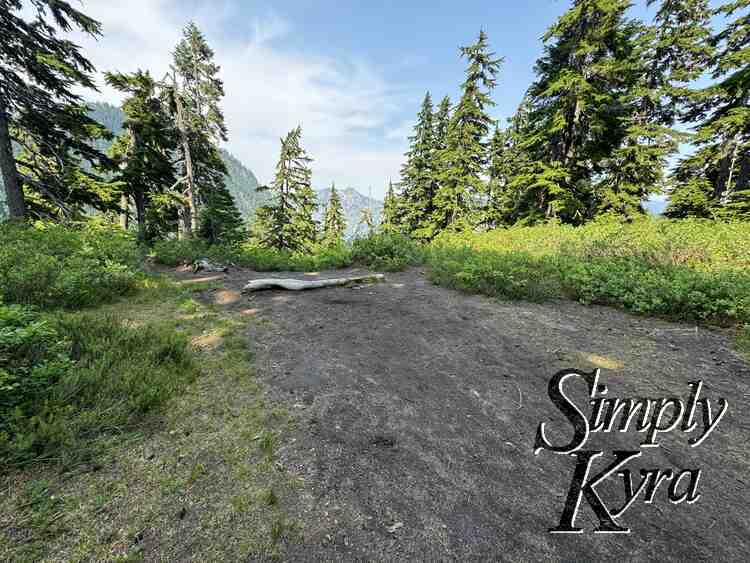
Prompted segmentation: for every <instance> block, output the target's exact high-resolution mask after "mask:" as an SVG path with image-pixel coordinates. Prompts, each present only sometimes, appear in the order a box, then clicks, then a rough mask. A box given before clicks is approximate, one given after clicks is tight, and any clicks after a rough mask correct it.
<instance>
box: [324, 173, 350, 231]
mask: <svg viewBox="0 0 750 563" xmlns="http://www.w3.org/2000/svg"><path fill="white" fill-rule="evenodd" d="M345 231H346V217H344V208H343V207H342V205H341V199H340V198H339V193H338V192H337V191H336V185H335V184H331V196H330V198H329V199H328V206H327V207H326V211H325V215H324V218H323V241H324V242H325V243H326V244H331V245H336V244H340V243H341V242H343V240H344V232H345Z"/></svg>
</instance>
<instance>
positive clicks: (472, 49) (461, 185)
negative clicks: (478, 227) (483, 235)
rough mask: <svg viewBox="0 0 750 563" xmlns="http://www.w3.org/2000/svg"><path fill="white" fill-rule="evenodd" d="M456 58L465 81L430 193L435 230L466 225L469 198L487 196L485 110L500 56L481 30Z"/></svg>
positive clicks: (470, 204) (489, 123) (490, 122)
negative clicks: (462, 65)
mask: <svg viewBox="0 0 750 563" xmlns="http://www.w3.org/2000/svg"><path fill="white" fill-rule="evenodd" d="M461 56H462V57H466V59H467V61H468V66H467V69H466V80H465V81H464V83H463V85H462V94H461V99H460V100H459V102H458V105H457V106H456V108H455V109H454V111H453V115H452V117H451V120H450V123H449V125H448V130H447V134H446V140H445V148H444V149H443V150H441V151H440V153H439V156H438V158H439V160H440V164H439V166H440V175H439V182H440V187H439V189H438V191H437V194H436V196H435V212H434V213H433V227H434V232H439V231H441V230H443V229H446V228H448V227H451V228H463V227H466V226H469V225H471V223H472V222H473V219H474V218H473V217H472V214H473V211H474V206H475V204H474V202H475V200H476V198H477V196H481V195H483V194H486V185H485V182H484V180H483V178H482V175H483V173H484V167H485V165H486V163H487V147H486V141H485V139H486V137H487V135H488V134H489V132H490V128H491V127H492V125H493V120H492V118H491V117H490V116H489V115H488V113H487V108H489V107H491V106H493V105H494V103H493V101H492V100H491V99H490V92H491V91H492V89H493V88H495V85H496V78H495V77H496V75H497V73H498V72H499V70H500V65H501V63H502V59H496V58H494V53H491V52H490V51H489V47H488V44H487V35H486V34H485V33H484V31H481V32H480V33H479V38H478V40H477V42H476V43H474V44H473V45H469V46H468V47H462V48H461Z"/></svg>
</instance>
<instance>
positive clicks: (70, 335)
mask: <svg viewBox="0 0 750 563" xmlns="http://www.w3.org/2000/svg"><path fill="white" fill-rule="evenodd" d="M63 335H64V336H63ZM196 374H197V367H196V366H195V364H194V361H193V356H192V353H191V352H190V349H189V346H188V341H187V338H186V336H184V335H182V334H180V333H176V332H175V331H174V328H173V325H172V324H170V323H168V322H165V324H163V325H153V324H152V325H146V326H140V327H129V326H125V325H123V323H121V322H120V321H119V320H118V319H117V318H116V317H113V316H106V315H101V314H94V313H84V314H81V313H79V314H74V315H71V314H67V315H58V316H55V317H49V318H47V319H43V318H41V317H40V316H39V315H38V314H37V313H35V312H33V311H31V310H29V309H27V308H21V307H2V308H0V393H2V402H0V460H2V461H4V462H5V463H13V464H19V463H26V462H29V461H33V460H52V459H55V460H58V461H61V462H62V463H73V462H76V461H81V460H82V459H85V458H86V457H87V456H89V455H90V454H91V453H93V451H94V450H95V445H96V440H97V439H98V438H102V437H104V436H106V435H109V434H113V433H114V434H120V433H122V432H125V431H128V430H129V429H130V428H132V427H134V426H135V425H136V424H137V423H139V422H140V421H141V420H142V417H143V415H144V414H146V413H148V412H150V411H151V410H152V409H154V408H155V407H158V406H159V405H161V404H162V403H163V402H164V401H165V400H166V399H167V398H169V397H170V396H172V395H173V394H174V393H175V391H176V390H178V389H179V388H180V387H181V386H182V385H184V384H185V383H186V382H187V381H189V380H191V379H192V378H193V377H194V376H195V375H196Z"/></svg>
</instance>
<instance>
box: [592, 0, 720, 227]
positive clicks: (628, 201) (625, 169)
mask: <svg viewBox="0 0 750 563" xmlns="http://www.w3.org/2000/svg"><path fill="white" fill-rule="evenodd" d="M648 3H649V4H650V5H651V4H655V3H657V1H656V0H649V2H648ZM710 16H711V11H710V9H709V7H708V2H707V1H706V0H661V1H660V2H659V9H658V11H657V13H656V16H655V18H654V22H653V24H652V25H649V26H644V27H643V28H642V29H641V30H640V32H639V33H638V35H637V37H636V38H635V40H634V48H633V51H632V54H631V59H632V63H631V65H630V70H631V72H632V73H633V76H632V78H631V79H630V82H631V83H632V87H631V88H630V90H629V91H628V92H626V93H625V94H624V95H623V96H622V107H623V108H624V110H625V115H624V117H623V119H622V121H623V124H624V126H625V134H624V138H623V140H622V142H621V145H620V147H618V148H617V149H615V150H614V151H613V153H612V155H611V156H610V157H609V158H608V159H606V160H605V165H604V169H605V173H604V174H603V179H602V180H601V181H600V182H599V185H598V186H597V187H598V191H599V192H600V193H599V197H600V201H599V210H601V211H609V212H615V213H617V214H619V215H623V216H625V217H628V218H630V217H633V216H635V215H637V214H643V213H645V211H644V210H643V207H642V205H641V203H642V201H643V200H645V199H646V198H647V197H648V196H649V195H651V194H653V193H654V192H656V191H659V190H660V187H661V186H663V185H664V171H665V169H666V165H667V160H668V158H669V157H670V156H671V155H672V154H674V153H676V152H677V148H678V146H679V143H680V142H683V141H685V140H686V135H685V134H684V133H682V132H680V131H678V130H677V129H675V124H676V121H677V119H678V117H679V112H680V108H681V107H683V106H684V104H685V103H686V102H687V101H689V99H690V98H691V90H690V83H691V82H692V81H694V80H695V79H697V78H698V77H699V76H700V75H701V74H702V72H703V70H704V69H705V67H706V64H707V62H708V60H709V57H710V55H711V45H710V37H711V33H710V27H709V25H710Z"/></svg>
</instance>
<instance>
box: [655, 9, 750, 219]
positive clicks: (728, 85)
mask: <svg viewBox="0 0 750 563" xmlns="http://www.w3.org/2000/svg"><path fill="white" fill-rule="evenodd" d="M749 12H750V0H734V1H731V2H728V3H725V4H724V5H723V6H721V7H720V8H719V9H718V10H717V14H719V15H721V16H723V17H724V18H725V21H726V24H725V26H724V28H723V29H722V30H721V31H720V32H719V33H718V34H716V35H715V36H714V37H713V40H712V43H713V44H714V45H715V46H716V48H717V51H716V53H715V55H714V57H713V59H712V63H713V78H714V79H715V80H717V81H718V82H717V83H715V84H713V85H711V86H709V87H708V88H705V89H703V90H702V91H700V92H698V93H697V94H696V95H695V96H694V97H693V99H692V100H691V101H690V104H689V105H690V109H689V111H688V112H687V114H686V117H687V119H688V120H689V121H693V122H695V121H698V122H699V123H700V125H699V126H698V128H697V131H696V134H695V137H694V143H695V145H696V146H697V151H696V152H695V153H694V154H693V155H691V156H689V157H687V158H686V159H684V160H683V161H681V162H680V164H679V165H678V167H677V170H676V173H675V175H674V180H675V187H674V190H673V192H672V194H671V197H670V205H669V207H668V208H667V212H666V214H667V215H668V216H670V217H684V216H690V215H697V216H707V215H710V216H716V217H722V218H727V219H733V218H739V219H748V218H750V13H749Z"/></svg>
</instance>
